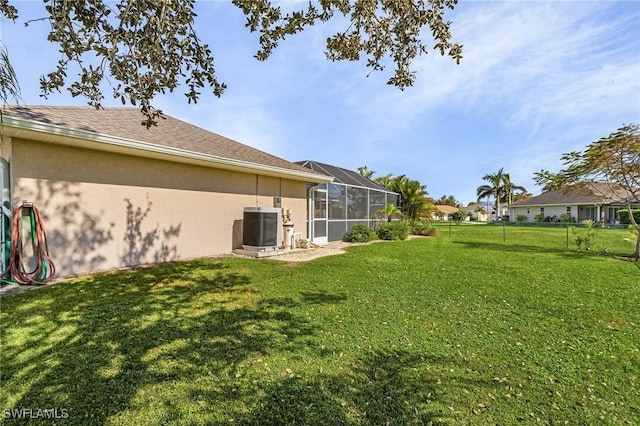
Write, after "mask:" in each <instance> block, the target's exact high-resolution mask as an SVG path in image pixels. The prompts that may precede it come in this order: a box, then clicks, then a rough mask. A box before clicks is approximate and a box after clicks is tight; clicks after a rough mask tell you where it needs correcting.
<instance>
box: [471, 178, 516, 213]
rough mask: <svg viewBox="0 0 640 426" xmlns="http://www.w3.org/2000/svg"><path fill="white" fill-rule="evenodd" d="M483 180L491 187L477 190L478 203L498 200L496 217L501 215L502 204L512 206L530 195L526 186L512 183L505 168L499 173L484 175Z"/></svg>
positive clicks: (487, 186)
mask: <svg viewBox="0 0 640 426" xmlns="http://www.w3.org/2000/svg"><path fill="white" fill-rule="evenodd" d="M482 179H483V180H485V181H487V182H489V185H481V186H479V187H478V189H477V190H476V192H477V195H478V201H480V200H481V199H483V198H487V199H488V198H489V197H491V196H493V197H494V198H495V200H496V215H500V214H501V211H500V203H507V204H512V203H513V202H514V201H516V200H518V199H520V197H522V198H524V197H526V196H525V194H528V192H527V190H526V189H525V188H524V186H520V185H516V184H514V183H513V182H511V176H510V175H509V173H505V172H504V167H503V168H501V169H500V170H498V172H497V173H489V174H487V175H484V177H483V178H482ZM516 191H519V192H516Z"/></svg>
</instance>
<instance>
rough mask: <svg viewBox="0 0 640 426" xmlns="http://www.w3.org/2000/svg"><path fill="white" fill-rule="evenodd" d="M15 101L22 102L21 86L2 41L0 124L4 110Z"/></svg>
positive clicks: (0, 60)
mask: <svg viewBox="0 0 640 426" xmlns="http://www.w3.org/2000/svg"><path fill="white" fill-rule="evenodd" d="M10 99H13V100H15V101H16V103H17V102H18V101H19V100H20V85H19V84H18V77H17V76H16V72H15V70H14V69H13V67H12V66H11V62H9V54H8V52H7V48H6V47H5V45H4V43H2V42H1V41H0V101H1V102H2V106H1V108H0V124H2V108H4V105H7V104H8V103H9V100H10Z"/></svg>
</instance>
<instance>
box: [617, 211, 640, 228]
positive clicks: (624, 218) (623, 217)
mask: <svg viewBox="0 0 640 426" xmlns="http://www.w3.org/2000/svg"><path fill="white" fill-rule="evenodd" d="M631 211H632V212H633V218H634V219H635V220H636V223H640V209H631ZM618 214H619V215H620V223H623V224H625V225H628V224H630V223H631V218H630V217H629V210H628V209H623V210H622V209H621V210H618Z"/></svg>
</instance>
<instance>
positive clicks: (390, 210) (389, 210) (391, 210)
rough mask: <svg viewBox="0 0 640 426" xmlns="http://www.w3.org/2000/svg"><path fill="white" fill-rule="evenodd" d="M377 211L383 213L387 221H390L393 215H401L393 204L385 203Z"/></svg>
mask: <svg viewBox="0 0 640 426" xmlns="http://www.w3.org/2000/svg"><path fill="white" fill-rule="evenodd" d="M378 213H380V214H383V215H385V216H386V218H387V223H388V222H391V218H392V217H393V215H397V216H402V211H400V209H399V208H398V207H397V206H394V205H393V204H385V205H384V207H383V208H381V209H380V210H378Z"/></svg>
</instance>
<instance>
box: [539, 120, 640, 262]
mask: <svg viewBox="0 0 640 426" xmlns="http://www.w3.org/2000/svg"><path fill="white" fill-rule="evenodd" d="M561 159H562V160H563V161H564V165H565V166H566V168H565V169H562V170H561V171H560V172H558V173H551V172H549V171H546V170H542V171H540V172H538V173H535V175H534V179H535V181H536V182H537V183H538V184H539V185H544V190H565V191H567V190H572V191H582V192H584V193H587V194H590V195H595V196H599V197H601V198H603V199H606V200H608V201H609V202H611V203H619V204H623V205H625V206H626V208H627V209H629V210H631V208H632V205H633V204H636V205H637V204H638V203H640V125H637V124H631V125H624V126H623V127H621V128H619V129H618V130H617V131H616V132H614V133H611V134H610V135H609V136H607V137H605V138H601V139H600V140H598V141H596V142H592V143H591V144H589V145H587V147H586V148H585V150H584V151H574V152H569V153H567V154H563V155H562V157H561ZM630 221H631V224H632V225H633V227H634V228H635V229H636V230H640V224H639V223H638V222H637V221H636V220H635V218H634V217H633V215H630ZM633 258H634V259H635V260H638V258H640V236H639V237H638V238H637V241H636V249H635V252H634V253H633Z"/></svg>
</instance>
